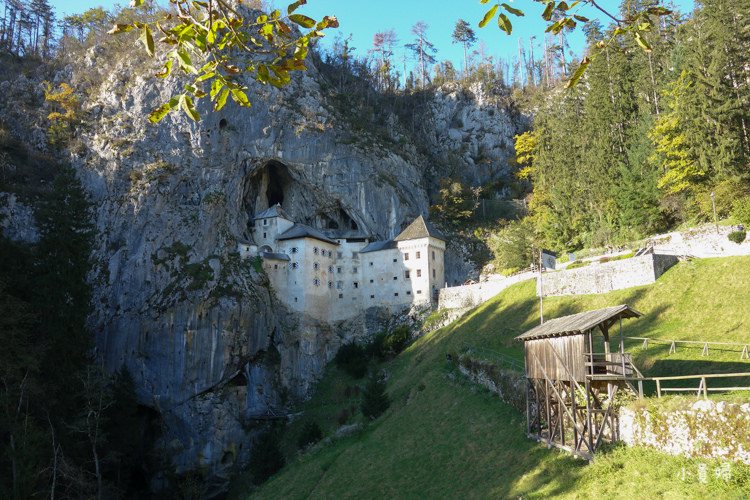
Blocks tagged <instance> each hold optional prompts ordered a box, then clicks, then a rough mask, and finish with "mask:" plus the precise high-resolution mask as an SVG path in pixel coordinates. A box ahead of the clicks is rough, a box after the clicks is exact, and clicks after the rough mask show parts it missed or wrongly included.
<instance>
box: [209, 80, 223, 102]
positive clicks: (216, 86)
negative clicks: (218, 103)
mask: <svg viewBox="0 0 750 500" xmlns="http://www.w3.org/2000/svg"><path fill="white" fill-rule="evenodd" d="M222 87H224V82H223V81H222V80H221V79H220V78H216V79H215V80H214V81H213V82H211V92H210V93H209V95H210V96H211V99H213V98H214V97H215V96H216V94H218V93H219V91H220V90H221V89H222Z"/></svg>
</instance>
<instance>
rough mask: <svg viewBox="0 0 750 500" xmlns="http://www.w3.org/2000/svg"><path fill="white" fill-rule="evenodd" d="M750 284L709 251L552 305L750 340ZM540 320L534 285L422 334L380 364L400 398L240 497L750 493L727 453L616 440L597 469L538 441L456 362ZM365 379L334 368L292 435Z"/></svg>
mask: <svg viewBox="0 0 750 500" xmlns="http://www.w3.org/2000/svg"><path fill="white" fill-rule="evenodd" d="M749 280H750V257H742V258H732V259H706V260H701V261H694V262H688V263H681V264H679V265H677V266H675V267H673V268H672V269H671V270H669V271H668V272H667V273H666V274H665V275H664V276H663V277H662V278H661V279H660V280H659V283H657V284H654V285H651V286H644V287H638V288H633V289H629V290H622V291H617V292H612V293H609V294H606V295H599V296H594V295H591V296H574V297H552V298H548V299H545V302H544V311H545V317H547V318H552V317H556V316H561V315H565V314H572V313H576V312H580V311H585V310H589V309H595V308H599V307H605V306H610V305H615V304H620V303H627V304H629V305H630V306H631V307H634V308H635V309H637V310H639V311H641V312H642V313H644V314H645V315H646V317H645V318H641V319H637V320H627V321H625V322H623V326H624V332H625V335H628V336H644V337H654V338H667V339H672V338H674V339H702V340H713V341H727V342H741V341H748V339H750V324H749V323H748V322H747V321H746V319H745V316H746V314H747V311H750V293H748V292H747V290H748V288H747V285H746V284H747V283H748V282H749ZM538 318H539V300H538V298H537V297H536V296H535V294H534V283H533V282H524V283H519V284H517V285H515V286H512V287H510V288H508V289H507V290H505V291H504V292H502V293H501V294H499V295H498V296H496V297H495V298H493V299H492V300H491V301H489V302H487V303H486V304H484V305H482V306H480V307H478V308H476V309H474V310H473V311H471V312H469V313H468V314H466V315H465V316H463V317H462V318H460V319H458V320H456V321H454V322H453V323H452V324H450V325H448V326H446V327H444V328H442V329H440V330H437V331H435V332H433V333H432V334H429V335H426V336H424V337H422V338H420V339H418V340H417V341H416V342H414V343H413V344H412V345H411V346H410V347H409V348H408V349H407V350H406V351H404V352H403V353H402V354H401V355H399V356H398V357H396V358H395V359H393V360H391V361H389V362H387V363H385V364H384V365H383V366H382V367H381V368H384V369H386V370H387V371H388V372H389V373H390V377H389V380H388V392H389V395H390V396H391V398H392V400H393V403H392V405H391V408H390V409H389V410H388V411H387V412H386V413H385V414H384V415H383V416H381V417H380V418H379V419H377V420H375V421H373V422H369V423H367V425H366V426H365V427H364V428H363V429H362V430H360V431H359V432H358V433H356V434H354V435H352V436H349V437H345V438H341V439H335V438H334V439H324V441H322V442H321V443H319V444H317V445H316V446H315V447H313V448H312V449H310V450H308V451H307V452H305V453H303V454H301V455H299V456H298V457H297V458H294V459H292V460H291V463H290V464H289V465H288V466H287V467H286V468H285V469H284V470H282V471H281V472H280V473H278V474H277V475H276V476H274V477H273V478H271V479H270V480H269V481H268V482H267V483H266V484H264V485H263V486H262V487H260V488H259V489H256V490H253V489H252V488H251V487H249V486H246V483H245V482H243V481H237V482H236V483H235V485H234V488H233V492H232V495H230V498H248V497H249V498H284V499H295V498H300V499H301V498H407V499H408V498H519V497H520V498H550V497H555V498H592V497H596V496H605V495H606V496H607V497H612V498H628V499H631V498H635V499H638V498H657V497H664V498H708V497H715V498H750V467H748V466H745V465H740V464H735V463H733V464H731V476H732V477H731V480H730V482H729V483H725V482H724V481H723V480H721V479H717V478H716V477H714V474H713V471H714V469H716V468H717V467H719V465H720V464H719V462H714V461H710V460H701V459H687V458H683V457H671V456H667V455H663V454H660V453H656V452H653V451H649V450H646V449H641V448H626V447H624V446H614V447H611V448H609V449H605V450H604V451H603V452H601V453H600V454H598V455H597V458H596V460H595V462H594V464H593V465H591V466H589V465H587V464H586V462H583V461H581V460H578V459H575V458H572V457H571V456H569V455H567V454H565V453H563V452H559V451H557V450H548V449H547V448H546V447H544V446H541V445H539V444H538V443H536V442H534V441H531V440H529V439H527V438H526V436H525V434H524V430H525V417H524V416H523V415H521V414H520V413H518V412H517V411H515V410H514V409H513V408H512V407H510V406H509V405H506V404H504V403H502V402H500V401H499V399H498V398H497V396H495V395H493V394H492V393H490V392H489V391H487V390H485V389H483V388H480V387H478V386H475V385H473V384H471V383H470V382H468V381H467V380H466V379H465V378H464V377H462V376H461V375H460V374H459V373H458V372H457V370H456V368H455V366H454V365H453V364H452V363H450V362H447V361H446V360H445V354H446V353H449V352H455V351H458V350H460V348H461V345H462V343H463V342H464V341H468V342H471V343H474V344H482V345H486V346H488V347H490V348H492V349H495V350H498V351H502V352H505V353H508V354H511V355H514V356H516V357H521V356H522V345H521V344H520V343H518V342H516V341H514V340H513V337H514V335H515V333H514V331H517V332H519V333H520V332H523V331H525V330H526V329H528V328H531V327H533V326H535V325H536V324H537V323H538V321H539V319H538ZM626 346H627V347H628V350H630V351H632V352H634V354H635V357H636V364H639V366H643V367H644V369H645V370H646V372H647V373H646V374H662V373H674V372H686V373H691V372H692V373H695V371H694V370H701V371H703V370H711V371H738V370H740V369H741V370H742V371H750V362H747V361H744V362H740V361H739V353H737V352H735V353H720V352H718V351H712V352H711V356H710V357H709V358H708V361H707V360H706V358H701V356H700V354H701V348H700V347H698V348H697V349H683V348H678V352H677V354H676V355H671V356H667V355H666V352H667V351H668V346H667V347H664V348H661V347H656V346H653V347H650V348H649V349H648V350H645V351H639V348H640V342H638V341H634V342H630V343H626ZM691 370H692V371H691ZM353 383H354V381H351V380H348V379H346V378H345V377H343V376H342V374H341V373H339V372H337V371H336V370H335V369H333V368H332V367H330V368H329V372H328V373H327V375H326V377H324V379H323V381H322V382H321V384H320V385H319V386H318V388H317V392H316V395H315V396H314V397H313V399H312V400H311V401H309V402H308V403H306V405H305V406H306V407H308V408H310V409H309V410H308V411H307V412H306V413H305V415H304V417H302V418H300V419H298V421H297V422H295V423H294V424H292V427H291V428H290V430H289V432H288V437H287V438H286V441H287V442H293V441H294V440H296V434H295V433H294V432H293V431H294V429H295V428H296V427H301V425H302V424H303V420H304V418H315V419H316V421H318V423H319V424H320V425H321V428H323V430H324V433H326V434H329V435H330V434H331V433H332V432H333V430H334V429H335V428H336V427H337V425H338V424H337V423H336V421H335V417H336V414H337V412H338V411H339V410H340V409H339V408H337V407H335V405H334V407H326V406H320V405H319V404H318V402H320V401H323V400H330V399H337V398H340V397H341V396H342V394H343V391H345V390H346V387H347V386H350V385H351V384H353ZM735 398H736V396H735ZM357 419H359V420H360V421H361V415H358V416H357V417H355V418H354V420H357ZM295 426H296V427H295ZM286 449H287V452H288V453H290V450H289V446H288V445H287V448H286ZM701 464H705V465H706V466H707V468H708V471H709V473H708V477H707V482H706V483H705V484H703V483H701V482H699V480H698V471H699V467H700V466H701ZM683 470H684V471H685V476H684V477H685V479H684V480H683V479H682V478H681V475H682V472H683Z"/></svg>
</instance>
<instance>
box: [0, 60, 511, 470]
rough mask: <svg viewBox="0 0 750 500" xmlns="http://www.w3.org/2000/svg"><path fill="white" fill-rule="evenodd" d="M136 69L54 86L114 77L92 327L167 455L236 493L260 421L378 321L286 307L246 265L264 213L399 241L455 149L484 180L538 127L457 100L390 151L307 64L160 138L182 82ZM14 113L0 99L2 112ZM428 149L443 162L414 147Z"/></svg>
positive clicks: (107, 110) (87, 142) (102, 97)
mask: <svg viewBox="0 0 750 500" xmlns="http://www.w3.org/2000/svg"><path fill="white" fill-rule="evenodd" d="M135 67H140V66H139V64H134V63H133V62H132V61H126V62H119V63H115V62H109V61H108V60H107V57H106V54H104V53H101V51H99V50H97V49H94V50H92V51H91V52H90V53H89V55H88V57H87V58H86V59H85V60H84V61H83V62H82V63H81V65H80V67H74V66H69V67H67V68H66V69H65V71H62V72H60V73H58V74H57V75H56V76H55V80H56V81H58V82H59V81H69V82H72V83H73V84H74V85H75V84H80V82H83V81H88V80H89V79H92V76H91V75H90V74H89V73H88V72H96V71H98V72H99V73H98V74H99V75H102V76H101V82H100V83H99V84H98V86H97V87H95V88H94V90H93V91H90V95H89V97H87V98H86V100H85V101H84V106H83V113H84V122H85V126H81V127H80V128H79V133H78V137H77V138H76V142H77V144H76V147H75V148H74V150H73V151H74V153H71V157H70V159H71V161H72V162H73V163H74V165H75V166H76V168H77V170H78V172H79V175H80V176H81V178H82V180H83V181H84V184H85V186H86V188H87V189H88V190H89V192H90V193H91V195H92V197H93V199H94V202H95V206H96V227H97V230H98V242H97V248H96V250H95V252H94V255H93V260H94V271H93V272H92V280H93V283H94V284H95V305H96V312H95V314H94V315H93V316H92V318H91V321H90V323H91V327H92V329H93V331H94V332H96V345H97V349H98V352H99V354H100V355H101V356H102V358H103V359H104V360H105V363H106V366H107V367H108V368H109V369H113V370H114V369H118V368H120V367H121V366H122V365H123V364H124V365H125V366H127V367H128V368H129V369H130V371H131V372H132V373H133V375H134V377H135V379H136V382H137V385H138V395H139V398H140V401H141V403H142V404H143V405H145V406H148V407H151V408H153V409H155V410H156V411H158V412H159V413H160V414H161V415H162V417H163V422H164V426H163V430H164V431H165V433H164V436H163V438H162V440H161V441H160V442H159V443H158V445H157V446H160V447H162V448H163V450H164V452H165V454H166V455H167V456H168V457H169V459H170V460H171V462H172V464H173V465H174V466H175V467H176V468H177V469H178V470H188V469H192V468H195V467H201V469H202V470H204V471H208V472H209V473H210V475H212V476H213V477H214V478H217V479H218V480H221V479H222V478H226V477H228V474H229V471H230V470H231V469H232V467H233V465H234V463H235V462H237V461H239V462H245V461H246V459H247V457H248V456H249V455H248V454H249V453H250V446H249V436H251V434H252V433H251V434H250V435H249V434H248V433H247V432H246V430H247V429H249V428H252V425H251V424H252V422H253V418H254V417H255V416H257V415H259V414H262V413H264V412H265V411H266V410H267V409H269V408H276V409H281V408H283V407H284V406H285V404H287V403H288V402H289V401H290V400H293V399H302V398H305V397H306V396H307V395H309V394H310V392H311V390H312V388H313V386H314V383H315V382H316V380H317V378H318V377H319V376H320V375H321V373H322V370H323V368H324V366H325V364H326V363H327V362H328V361H330V360H331V359H332V357H333V356H334V355H335V352H336V351H337V349H338V347H339V346H340V345H341V343H342V342H345V341H346V340H348V339H349V338H351V337H352V336H360V335H362V334H363V333H364V332H365V331H366V326H365V325H366V324H367V318H366V317H365V315H363V317H362V318H361V320H358V321H353V322H349V323H347V324H338V325H332V324H327V323H321V322H319V321H315V320H313V319H311V318H309V317H305V316H301V315H295V314H291V313H290V312H288V311H286V310H285V309H284V308H283V307H282V305H281V304H280V302H279V301H278V300H277V299H276V298H275V297H274V292H273V291H272V290H271V289H270V287H269V286H268V279H267V277H266V276H265V275H264V273H263V272H262V270H261V269H260V267H259V266H257V267H256V266H254V265H253V263H252V262H251V261H248V260H242V259H240V258H239V256H238V255H237V254H236V248H237V247H236V245H237V240H238V239H240V238H242V239H252V231H253V228H252V227H251V225H250V223H249V221H250V220H251V219H252V217H253V216H254V215H255V214H257V213H259V212H261V211H262V210H265V209H266V208H267V207H268V206H270V205H271V204H274V203H277V202H278V203H281V205H282V207H283V209H284V211H285V212H286V213H288V214H289V215H290V217H291V218H293V219H294V220H296V221H299V222H303V223H306V224H309V225H313V226H316V227H319V228H329V227H338V228H339V229H342V228H348V230H351V231H352V232H356V233H360V234H364V235H369V236H371V237H375V238H392V237H394V236H395V235H396V234H398V233H399V232H400V231H401V230H402V229H403V227H404V225H405V224H407V223H408V222H410V221H412V220H413V219H414V218H415V217H416V216H418V215H419V214H426V213H427V211H428V206H429V196H428V190H429V186H430V185H432V184H434V182H435V180H434V178H433V177H434V176H435V175H443V174H444V172H443V173H441V171H440V169H439V168H437V167H436V166H435V165H434V162H433V160H434V158H435V157H438V156H440V157H445V156H446V155H448V153H449V152H450V154H451V155H453V156H454V157H455V162H456V165H457V168H458V169H460V170H461V171H462V172H463V173H464V175H468V177H470V178H473V179H475V180H476V181H483V180H486V179H488V178H491V177H493V176H496V175H498V169H495V170H493V171H491V172H489V171H488V172H485V171H484V170H483V169H485V168H488V167H487V165H489V164H494V165H498V164H500V163H504V160H505V159H506V158H507V157H508V156H510V155H511V154H512V140H511V138H512V136H513V134H515V133H518V132H519V130H520V128H521V127H523V123H522V120H521V121H519V120H518V119H517V118H513V117H512V116H510V113H507V112H504V111H501V110H500V108H499V107H498V105H497V104H492V105H483V104H482V103H480V102H478V101H477V100H476V99H474V98H473V96H471V95H469V94H462V93H458V92H456V91H451V90H450V89H447V90H445V91H444V92H439V93H438V94H437V95H436V97H435V98H434V102H430V103H429V104H428V108H429V112H428V113H427V114H426V115H425V117H424V121H423V123H422V124H421V126H420V128H421V130H420V131H417V132H414V134H415V135H410V133H408V132H407V128H406V127H404V126H402V125H401V124H400V123H399V120H398V119H397V118H396V117H395V116H394V117H392V119H389V120H388V123H386V124H385V126H386V127H387V130H388V131H389V134H390V135H391V137H392V138H393V139H394V141H393V142H391V145H390V146H388V145H382V144H380V143H379V142H378V139H377V138H376V137H369V136H367V133H362V134H359V135H357V134H352V131H351V128H350V127H349V126H348V122H347V119H346V118H344V117H343V115H342V113H341V110H340V108H337V107H336V106H334V104H332V103H331V101H330V99H329V96H328V94H327V92H326V91H324V90H323V88H322V86H321V82H322V79H321V76H320V75H319V74H318V72H317V70H316V69H315V66H314V65H313V64H310V65H309V70H308V71H307V72H304V73H301V74H298V75H295V76H296V78H294V79H293V83H292V84H291V85H290V86H288V87H286V88H284V89H282V90H279V89H275V88H273V87H260V86H258V85H257V84H254V83H252V82H248V86H249V87H250V91H249V97H250V101H251V102H252V104H253V106H252V108H251V109H249V110H246V109H242V108H239V107H237V106H235V105H234V103H231V102H230V103H228V104H227V106H226V107H225V108H224V109H223V110H221V111H220V112H215V113H212V112H210V110H209V106H210V103H208V102H202V103H200V104H199V106H198V110H199V111H200V113H201V116H202V119H201V121H199V122H193V121H191V120H189V119H188V118H187V117H186V116H185V115H184V114H182V113H179V114H178V113H172V114H170V115H169V116H168V117H167V118H165V119H164V120H163V121H162V122H161V123H160V124H158V125H155V126H154V125H149V124H148V123H147V120H146V117H147V116H148V113H149V111H150V110H151V109H153V108H154V107H156V106H158V105H159V104H161V103H163V102H165V101H167V100H168V99H169V98H170V97H171V96H172V95H174V94H177V93H178V92H179V89H180V88H181V87H182V85H184V82H180V81H178V80H174V81H169V80H168V81H166V84H165V82H164V81H161V80H160V81H155V80H154V79H152V78H150V76H149V75H150V73H149V74H142V75H137V74H135V71H136V70H135V69H134V68H135ZM33 83H34V82H32V83H29V82H28V81H26V80H24V85H27V86H28V85H31V86H32V87H34V85H36V86H35V87H34V88H37V87H38V85H39V82H36V83H35V84H34V85H32V84H33ZM0 85H3V84H2V83H0ZM6 87H7V85H6ZM37 97H38V96H37ZM11 111H12V107H11V106H10V105H9V103H8V101H3V99H2V97H0V113H3V114H4V115H5V116H8V115H9V113H11ZM22 128H23V127H20V128H19V130H20V131H19V133H22ZM30 130H31V133H32V135H33V137H34V138H35V140H38V138H37V135H38V131H39V128H38V127H37V128H31V129H30ZM365 136H367V137H365ZM425 140H426V141H427V149H428V150H429V149H432V150H434V154H435V155H436V156H435V157H430V156H426V155H425V154H424V153H418V152H417V151H418V150H419V149H420V148H417V147H416V145H415V142H416V141H425ZM394 143H395V144H396V146H394V145H393V144H394ZM40 147H41V146H40ZM424 149H425V148H424V147H423V148H422V150H424ZM480 157H481V158H480ZM480 159H482V161H479V160H480ZM488 159H489V160H488ZM490 160H491V161H490ZM488 162H489V163H488ZM441 168H443V170H444V168H445V165H443V166H442V167H441ZM431 176H432V177H431Z"/></svg>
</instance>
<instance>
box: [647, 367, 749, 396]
mask: <svg viewBox="0 0 750 500" xmlns="http://www.w3.org/2000/svg"><path fill="white" fill-rule="evenodd" d="M730 377H732V378H734V377H750V373H748V372H744V373H711V374H706V375H680V376H672V377H647V378H644V379H643V380H654V381H655V382H656V394H657V396H658V397H661V393H662V392H693V391H695V392H696V396H697V397H700V396H701V394H703V398H704V399H706V398H708V391H721V392H726V391H750V387H708V380H709V379H716V378H730ZM664 380H700V383H699V384H698V387H697V388H696V387H662V386H661V383H662V381H664Z"/></svg>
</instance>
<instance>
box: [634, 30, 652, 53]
mask: <svg viewBox="0 0 750 500" xmlns="http://www.w3.org/2000/svg"><path fill="white" fill-rule="evenodd" d="M634 36H635V41H636V43H637V44H638V45H640V47H641V48H642V49H643V50H644V51H645V52H653V49H652V48H651V47H650V46H649V44H647V43H646V40H644V39H643V37H642V36H641V34H640V33H638V32H636V33H635V34H634Z"/></svg>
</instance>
